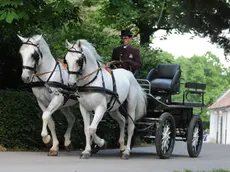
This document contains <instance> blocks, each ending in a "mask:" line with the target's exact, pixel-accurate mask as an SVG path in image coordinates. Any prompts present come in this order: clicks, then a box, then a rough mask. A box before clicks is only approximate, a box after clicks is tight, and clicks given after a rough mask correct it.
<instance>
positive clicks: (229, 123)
mask: <svg viewBox="0 0 230 172" xmlns="http://www.w3.org/2000/svg"><path fill="white" fill-rule="evenodd" d="M226 144H229V145H230V110H228V115H227V141H226Z"/></svg>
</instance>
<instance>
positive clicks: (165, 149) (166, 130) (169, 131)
mask: <svg viewBox="0 0 230 172" xmlns="http://www.w3.org/2000/svg"><path fill="white" fill-rule="evenodd" d="M175 137H176V124H175V121H174V118H173V116H172V115H171V114H170V113H168V112H164V113H163V114H162V115H161V116H160V121H159V124H158V127H157V130H156V140H155V142H156V150H157V155H158V156H159V157H160V158H161V159H167V158H169V157H170V156H171V154H172V152H173V149H174V144H175Z"/></svg>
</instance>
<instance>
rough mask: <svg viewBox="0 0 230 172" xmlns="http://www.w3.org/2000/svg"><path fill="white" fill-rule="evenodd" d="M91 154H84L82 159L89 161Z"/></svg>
mask: <svg viewBox="0 0 230 172" xmlns="http://www.w3.org/2000/svg"><path fill="white" fill-rule="evenodd" d="M89 157H90V153H82V154H81V156H80V159H89Z"/></svg>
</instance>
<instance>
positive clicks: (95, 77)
mask: <svg viewBox="0 0 230 172" xmlns="http://www.w3.org/2000/svg"><path fill="white" fill-rule="evenodd" d="M97 65H98V67H99V68H100V64H99V62H98V61H97ZM100 69H101V68H100ZM99 71H100V70H97V73H96V75H95V76H94V78H93V79H92V80H91V81H89V82H88V83H86V84H85V85H83V86H82V87H85V86H87V85H89V84H91V83H92V82H93V81H95V79H97V76H98V74H99ZM88 76H89V75H88ZM88 76H87V77H88ZM102 78H103V77H102ZM84 79H85V78H84ZM80 80H82V79H80Z"/></svg>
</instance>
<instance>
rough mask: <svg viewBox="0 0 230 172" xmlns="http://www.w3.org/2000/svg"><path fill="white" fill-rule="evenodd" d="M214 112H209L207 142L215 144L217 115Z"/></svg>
mask: <svg viewBox="0 0 230 172" xmlns="http://www.w3.org/2000/svg"><path fill="white" fill-rule="evenodd" d="M216 113H217V112H216V111H214V110H212V111H210V124H209V129H210V131H209V137H208V142H211V143H216V141H217V115H216Z"/></svg>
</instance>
